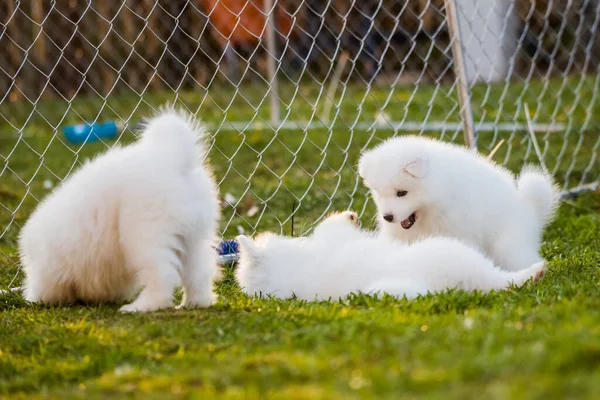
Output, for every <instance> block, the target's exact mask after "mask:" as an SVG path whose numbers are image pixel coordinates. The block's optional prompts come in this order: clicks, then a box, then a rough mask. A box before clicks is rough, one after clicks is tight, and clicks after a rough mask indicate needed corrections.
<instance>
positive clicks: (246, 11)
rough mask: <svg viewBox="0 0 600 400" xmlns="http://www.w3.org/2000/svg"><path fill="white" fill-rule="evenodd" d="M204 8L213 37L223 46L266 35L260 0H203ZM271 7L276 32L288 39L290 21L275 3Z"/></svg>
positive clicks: (261, 0) (274, 0)
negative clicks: (272, 8)
mask: <svg viewBox="0 0 600 400" xmlns="http://www.w3.org/2000/svg"><path fill="white" fill-rule="evenodd" d="M203 3H204V9H205V11H206V12H207V13H208V18H209V20H210V23H211V25H212V29H213V31H216V32H214V33H215V38H216V40H217V41H218V42H219V44H220V45H221V46H222V47H224V46H225V45H226V44H227V42H230V43H231V44H232V45H247V44H252V43H258V41H259V40H260V39H261V38H262V37H263V36H264V35H265V34H266V29H265V24H266V21H267V15H266V14H265V11H264V7H265V1H264V0H203ZM273 4H275V7H274V9H275V21H276V26H277V32H279V34H280V35H282V36H285V37H287V36H289V34H290V32H291V30H292V25H293V19H292V16H291V15H289V14H288V13H286V12H285V11H284V9H283V7H282V6H280V4H279V2H277V0H273Z"/></svg>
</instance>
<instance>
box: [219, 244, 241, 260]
mask: <svg viewBox="0 0 600 400" xmlns="http://www.w3.org/2000/svg"><path fill="white" fill-rule="evenodd" d="M239 252H240V249H239V245H238V242H236V241H235V240H223V241H222V242H221V243H219V245H218V246H217V254H219V255H220V256H224V255H227V254H237V253H239Z"/></svg>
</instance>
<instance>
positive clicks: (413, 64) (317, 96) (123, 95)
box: [0, 0, 600, 287]
mask: <svg viewBox="0 0 600 400" xmlns="http://www.w3.org/2000/svg"><path fill="white" fill-rule="evenodd" d="M452 1H454V5H455V8H456V13H457V18H458V25H459V28H460V29H459V32H460V35H459V37H458V39H460V41H461V43H460V46H459V47H460V49H461V50H462V53H463V56H464V59H465V64H466V66H465V69H466V70H465V71H464V72H465V73H466V77H467V80H468V82H467V84H468V89H469V90H468V94H469V97H468V100H469V101H470V106H471V109H472V118H473V121H474V128H475V131H476V134H477V138H478V148H479V150H480V151H481V152H484V153H486V152H489V151H491V150H492V149H493V148H495V147H496V146H497V145H498V144H499V143H500V141H504V144H503V145H502V146H500V147H499V149H498V151H497V153H496V154H495V155H494V159H495V160H496V161H498V162H499V163H502V164H504V165H506V166H508V167H509V168H511V169H513V170H515V171H516V170H518V169H519V168H520V167H521V166H522V165H523V164H524V163H528V162H539V160H537V159H536V155H535V152H534V151H533V147H532V142H531V137H530V136H529V133H528V131H527V121H526V117H525V114H524V107H525V104H528V105H529V108H530V109H531V110H532V119H533V128H534V130H535V132H536V135H537V139H538V142H539V143H540V147H541V154H542V156H543V162H544V163H545V164H546V165H547V166H548V168H549V169H550V170H551V171H552V172H553V173H555V174H556V176H557V178H558V179H559V181H560V182H561V184H562V185H563V188H564V189H565V190H577V189H579V188H583V187H585V186H586V185H589V184H594V183H597V182H598V177H599V174H600V166H599V162H598V151H599V148H600V135H598V126H599V121H598V118H599V117H598V116H599V115H600V113H599V112H598V111H599V110H598V85H599V83H600V82H599V80H600V74H599V71H598V66H599V61H600V47H599V36H598V23H599V18H600V3H599V1H598V0H570V1H552V0H547V1H535V2H530V1H529V0H490V1H489V2H482V1H476V0H452ZM446 11H447V10H446V7H445V2H444V0H406V1H404V0H362V1H341V0H279V1H277V0H170V1H166V0H165V1H156V0H127V1H117V0H106V1H102V2H100V1H99V2H93V1H75V0H61V1H42V0H31V1H29V2H20V1H15V0H6V1H4V2H3V3H2V5H0V21H1V30H0V248H1V249H2V251H3V254H4V259H5V260H2V259H1V258H0V260H1V261H0V264H2V265H3V266H5V269H6V274H5V275H6V276H8V277H11V278H12V277H13V276H14V272H15V271H16V270H17V268H18V262H17V255H16V242H17V236H18V232H19V229H20V227H21V226H22V224H23V223H24V221H25V220H26V218H27V217H28V215H29V214H30V213H31V211H32V210H33V208H34V207H35V205H36V204H37V202H39V200H40V199H42V198H43V197H44V196H45V195H46V194H47V193H48V191H49V190H51V189H52V187H54V186H56V185H57V184H58V183H59V182H60V181H61V180H63V179H64V178H65V177H66V176H68V174H69V173H70V172H72V171H73V170H74V169H75V168H77V167H78V165H80V163H81V161H82V160H83V159H85V158H86V157H89V156H91V155H93V154H96V153H98V152H100V151H103V150H105V149H107V148H109V147H111V146H113V145H114V144H115V143H128V142H130V141H132V140H134V139H135V136H136V135H135V129H133V126H134V125H135V123H136V122H138V121H139V120H140V118H142V117H144V116H146V115H148V114H149V113H151V112H152V110H154V109H156V108H157V107H158V106H159V105H161V104H163V103H164V102H167V101H168V102H172V103H175V104H177V105H179V106H182V107H184V108H187V109H188V110H189V111H190V112H192V113H194V114H196V115H197V116H198V117H200V118H202V119H203V120H204V121H205V123H206V124H207V125H208V126H209V128H210V130H211V132H212V133H213V135H214V138H213V139H214V140H213V144H212V147H211V150H210V152H209V157H210V159H211V162H212V164H213V165H214V168H215V173H216V176H217V178H218V182H219V186H220V189H221V196H222V198H223V203H224V218H223V223H222V226H221V233H222V235H223V236H224V237H230V236H231V235H234V234H237V233H238V232H246V233H249V234H252V233H254V232H256V231H260V230H264V229H271V230H279V231H285V232H286V233H289V227H290V225H291V222H292V219H293V218H294V216H296V218H299V219H300V220H301V221H300V223H296V226H298V225H300V228H299V229H298V230H297V232H295V234H302V233H305V232H306V231H307V230H309V229H310V227H311V226H312V224H313V223H314V222H316V221H318V220H319V219H321V218H322V217H323V216H325V215H326V214H327V213H328V212H330V211H332V210H336V209H345V208H355V209H358V210H360V211H361V212H362V214H363V216H365V217H369V216H370V215H372V213H373V205H372V204H371V203H369V200H368V196H367V193H366V191H365V189H364V188H363V187H362V186H361V185H360V182H359V180H358V179H357V175H356V169H355V167H354V165H355V163H356V161H357V159H358V155H359V153H360V151H361V150H362V149H364V148H368V147H370V146H372V145H374V144H375V143H377V142H378V141H380V140H382V139H385V138H387V137H390V136H392V135H398V134H404V133H414V134H427V135H433V136H435V137H439V138H440V139H442V140H447V141H453V142H458V143H462V141H461V138H462V124H461V116H460V110H461V105H460V104H459V102H458V93H457V81H456V74H455V68H456V65H455V63H454V62H453V54H452V45H453V40H456V38H455V39H453V37H452V35H450V34H449V29H448V20H447V17H446ZM111 120H114V121H117V122H118V123H119V124H121V125H123V127H124V128H123V129H122V130H121V131H120V132H119V134H118V136H117V137H116V138H115V140H103V141H99V142H96V143H85V144H73V143H69V142H68V141H67V140H66V139H65V137H64V136H63V134H62V130H61V129H62V127H63V126H65V125H68V124H76V123H81V122H88V123H94V122H104V121H111ZM293 204H297V206H295V207H294V206H293ZM4 261H6V262H4ZM13 283H14V282H13V281H12V280H11V279H8V280H4V279H3V280H2V282H1V283H0V286H5V287H6V286H9V287H10V286H11V285H12V284H13Z"/></svg>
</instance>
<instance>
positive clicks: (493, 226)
mask: <svg viewBox="0 0 600 400" xmlns="http://www.w3.org/2000/svg"><path fill="white" fill-rule="evenodd" d="M359 174H360V176H361V177H362V178H363V181H364V183H365V185H366V186H367V187H368V188H369V189H370V190H371V194H372V196H373V199H374V201H375V203H376V204H377V208H378V210H379V226H380V229H381V232H382V234H383V235H385V236H388V237H394V238H397V239H400V240H403V241H407V242H413V241H415V240H418V239H420V238H422V237H427V236H435V235H443V236H449V237H455V238H458V239H460V240H462V241H464V242H466V243H467V244H470V245H473V246H475V247H477V248H478V249H480V250H481V251H483V252H484V253H486V254H487V255H489V256H490V257H492V259H493V260H494V261H495V263H496V264H497V265H499V266H500V267H502V268H504V269H506V270H508V271H517V270H520V269H522V268H526V267H528V266H530V265H532V264H535V263H538V262H540V261H542V259H541V257H540V255H539V246H540V240H541V234H542V230H543V228H544V226H545V225H546V223H547V222H548V221H549V220H550V219H551V218H552V216H553V214H554V210H555V209H556V207H557V203H558V196H557V193H558V188H557V186H556V185H555V183H554V181H553V179H552V177H551V176H549V175H548V174H546V173H544V172H543V171H541V170H539V169H535V168H533V167H526V168H525V169H524V170H523V171H522V172H521V175H520V176H519V177H518V179H517V180H516V182H515V178H514V176H513V175H512V174H511V173H510V172H509V171H508V170H506V169H504V168H502V167H500V166H498V165H495V164H494V163H492V162H490V161H488V160H486V159H484V158H483V157H481V156H480V155H478V154H476V153H475V152H473V151H470V150H468V149H466V148H464V147H459V146H456V145H453V144H448V143H443V142H440V141H437V140H433V139H428V138H423V137H417V136H405V137H398V138H393V139H389V140H387V141H385V142H384V143H382V144H381V145H379V146H377V147H375V148H374V149H372V150H369V151H367V152H365V153H364V154H363V155H362V156H361V158H360V161H359Z"/></svg>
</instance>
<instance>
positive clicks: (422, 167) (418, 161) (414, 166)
mask: <svg viewBox="0 0 600 400" xmlns="http://www.w3.org/2000/svg"><path fill="white" fill-rule="evenodd" d="M428 167H429V162H428V160H427V158H424V157H417V158H415V159H414V160H412V161H410V162H408V163H407V164H406V165H404V168H403V171H404V173H406V174H408V175H410V176H412V177H413V178H422V177H424V176H425V175H426V174H427V170H428Z"/></svg>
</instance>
